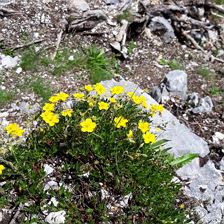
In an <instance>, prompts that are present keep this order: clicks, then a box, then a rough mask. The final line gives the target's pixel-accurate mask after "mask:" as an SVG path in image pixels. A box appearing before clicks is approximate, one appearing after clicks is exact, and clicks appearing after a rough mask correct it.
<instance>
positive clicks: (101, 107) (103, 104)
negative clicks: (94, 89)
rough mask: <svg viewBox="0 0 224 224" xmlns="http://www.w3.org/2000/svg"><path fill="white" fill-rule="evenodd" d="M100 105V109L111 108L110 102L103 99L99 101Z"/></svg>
mask: <svg viewBox="0 0 224 224" xmlns="http://www.w3.org/2000/svg"><path fill="white" fill-rule="evenodd" d="M98 106H99V110H108V109H109V104H108V103H105V102H102V101H101V102H99V103H98Z"/></svg>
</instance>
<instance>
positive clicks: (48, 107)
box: [43, 103, 54, 111]
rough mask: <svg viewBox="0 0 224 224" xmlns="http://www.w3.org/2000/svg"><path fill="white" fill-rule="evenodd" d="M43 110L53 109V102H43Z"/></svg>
mask: <svg viewBox="0 0 224 224" xmlns="http://www.w3.org/2000/svg"><path fill="white" fill-rule="evenodd" d="M43 110H45V111H53V110H54V104H53V103H45V104H44V107H43Z"/></svg>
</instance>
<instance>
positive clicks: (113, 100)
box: [109, 97, 117, 103]
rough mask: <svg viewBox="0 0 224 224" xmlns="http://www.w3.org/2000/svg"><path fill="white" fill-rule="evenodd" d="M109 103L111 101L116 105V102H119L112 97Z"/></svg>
mask: <svg viewBox="0 0 224 224" xmlns="http://www.w3.org/2000/svg"><path fill="white" fill-rule="evenodd" d="M109 101H110V102H111V103H116V102H117V100H116V99H115V98H114V97H111V98H110V99H109Z"/></svg>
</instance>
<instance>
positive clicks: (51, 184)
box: [44, 180, 58, 191]
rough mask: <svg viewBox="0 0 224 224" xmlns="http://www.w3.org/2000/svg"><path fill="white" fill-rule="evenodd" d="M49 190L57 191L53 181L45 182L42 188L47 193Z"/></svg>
mask: <svg viewBox="0 0 224 224" xmlns="http://www.w3.org/2000/svg"><path fill="white" fill-rule="evenodd" d="M49 189H52V190H58V183H57V182H56V181H54V180H50V181H49V182H47V183H46V184H45V186H44V191H47V190H49Z"/></svg>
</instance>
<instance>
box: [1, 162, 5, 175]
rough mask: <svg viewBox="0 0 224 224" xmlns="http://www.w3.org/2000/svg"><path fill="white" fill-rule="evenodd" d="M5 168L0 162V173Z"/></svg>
mask: <svg viewBox="0 0 224 224" xmlns="http://www.w3.org/2000/svg"><path fill="white" fill-rule="evenodd" d="M4 169H5V167H4V166H3V165H2V164H0V175H2V171H3V170H4Z"/></svg>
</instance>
